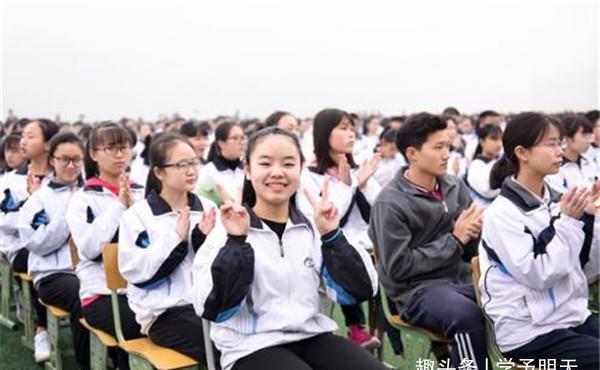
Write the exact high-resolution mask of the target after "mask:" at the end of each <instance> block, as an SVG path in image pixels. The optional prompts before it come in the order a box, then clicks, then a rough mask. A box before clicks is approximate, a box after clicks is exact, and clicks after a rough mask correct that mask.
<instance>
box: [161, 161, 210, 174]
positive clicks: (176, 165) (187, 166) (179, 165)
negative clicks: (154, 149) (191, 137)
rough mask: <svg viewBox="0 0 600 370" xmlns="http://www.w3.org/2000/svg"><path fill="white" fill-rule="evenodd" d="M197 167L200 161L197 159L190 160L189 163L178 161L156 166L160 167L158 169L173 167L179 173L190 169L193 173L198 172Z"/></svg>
mask: <svg viewBox="0 0 600 370" xmlns="http://www.w3.org/2000/svg"><path fill="white" fill-rule="evenodd" d="M199 166H200V161H199V160H198V159H192V160H190V161H179V162H177V163H167V164H163V165H162V166H158V167H160V168H168V167H174V168H176V169H178V170H179V171H181V172H187V171H189V170H190V169H192V170H194V171H198V169H199Z"/></svg>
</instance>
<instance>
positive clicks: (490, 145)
mask: <svg viewBox="0 0 600 370" xmlns="http://www.w3.org/2000/svg"><path fill="white" fill-rule="evenodd" d="M479 143H480V144H481V149H482V152H483V155H485V156H486V157H488V158H496V157H497V156H498V154H500V151H501V150H502V137H501V136H497V137H493V136H487V137H486V138H485V139H483V140H479Z"/></svg>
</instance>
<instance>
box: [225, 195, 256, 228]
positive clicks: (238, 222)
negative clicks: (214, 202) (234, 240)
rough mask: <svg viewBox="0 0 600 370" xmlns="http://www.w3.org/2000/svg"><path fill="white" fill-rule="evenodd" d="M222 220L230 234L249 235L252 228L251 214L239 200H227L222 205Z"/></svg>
mask: <svg viewBox="0 0 600 370" xmlns="http://www.w3.org/2000/svg"><path fill="white" fill-rule="evenodd" d="M240 201H241V199H240ZM221 222H223V226H225V230H227V234H229V235H240V236H241V235H248V231H249V230H250V215H248V211H246V208H244V207H243V206H242V205H241V204H240V203H239V202H237V203H234V202H232V201H227V202H226V203H225V204H223V205H222V206H221Z"/></svg>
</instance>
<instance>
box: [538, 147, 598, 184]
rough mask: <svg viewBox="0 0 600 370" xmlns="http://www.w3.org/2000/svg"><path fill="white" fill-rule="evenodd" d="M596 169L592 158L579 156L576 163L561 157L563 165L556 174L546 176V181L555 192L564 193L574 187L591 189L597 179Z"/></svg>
mask: <svg viewBox="0 0 600 370" xmlns="http://www.w3.org/2000/svg"><path fill="white" fill-rule="evenodd" d="M597 171H598V167H597V166H596V163H595V162H594V160H593V158H588V157H586V156H579V158H577V160H576V161H574V162H573V161H570V160H569V159H568V158H567V157H563V164H562V166H561V167H560V171H558V173H557V174H554V175H550V176H547V178H546V179H547V181H548V183H549V184H550V186H552V187H553V188H555V189H556V190H558V191H560V192H563V193H564V192H566V191H567V190H569V189H572V188H574V187H576V186H577V187H581V186H586V187H588V188H589V187H591V186H592V184H593V183H594V180H596V179H597V178H598V175H599V174H598V172H597Z"/></svg>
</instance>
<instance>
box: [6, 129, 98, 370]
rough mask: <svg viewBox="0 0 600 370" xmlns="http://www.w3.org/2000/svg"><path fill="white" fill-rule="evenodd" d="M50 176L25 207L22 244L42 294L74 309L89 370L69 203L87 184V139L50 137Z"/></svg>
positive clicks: (74, 326)
mask: <svg viewBox="0 0 600 370" xmlns="http://www.w3.org/2000/svg"><path fill="white" fill-rule="evenodd" d="M48 157H49V164H50V167H51V168H52V170H53V174H52V175H51V178H50V180H49V181H48V182H47V183H45V184H44V185H42V186H41V187H39V188H38V189H37V190H35V191H34V192H33V193H32V194H31V196H30V197H29V198H28V199H27V201H26V202H25V204H24V205H23V207H22V208H21V211H20V212H19V221H18V223H17V227H18V230H19V237H20V243H21V245H22V246H23V247H24V248H27V250H28V251H29V259H28V272H29V275H31V277H32V279H33V284H34V286H35V289H36V290H37V292H38V296H39V298H40V299H41V300H42V301H43V302H44V303H45V304H50V305H53V306H56V307H59V308H61V309H63V310H65V311H67V312H69V313H70V317H69V319H70V322H71V334H72V336H73V345H74V347H75V357H76V359H77V362H78V364H79V367H80V368H81V369H89V366H90V365H89V352H90V347H89V346H90V345H89V332H88V331H87V330H86V329H85V328H84V327H83V326H82V325H81V323H80V322H79V319H80V318H81V302H80V301H79V280H78V279H77V276H76V275H75V271H74V270H73V266H72V264H71V255H70V251H69V228H68V225H67V222H66V219H65V215H66V211H67V204H68V202H69V200H70V199H71V196H72V195H73V192H74V191H75V190H77V188H78V187H80V186H81V183H82V179H81V169H82V163H83V144H82V142H81V140H80V139H79V138H78V137H77V135H75V134H74V133H71V132H65V133H60V134H58V135H56V136H54V137H53V138H52V140H50V148H49V151H48Z"/></svg>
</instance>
